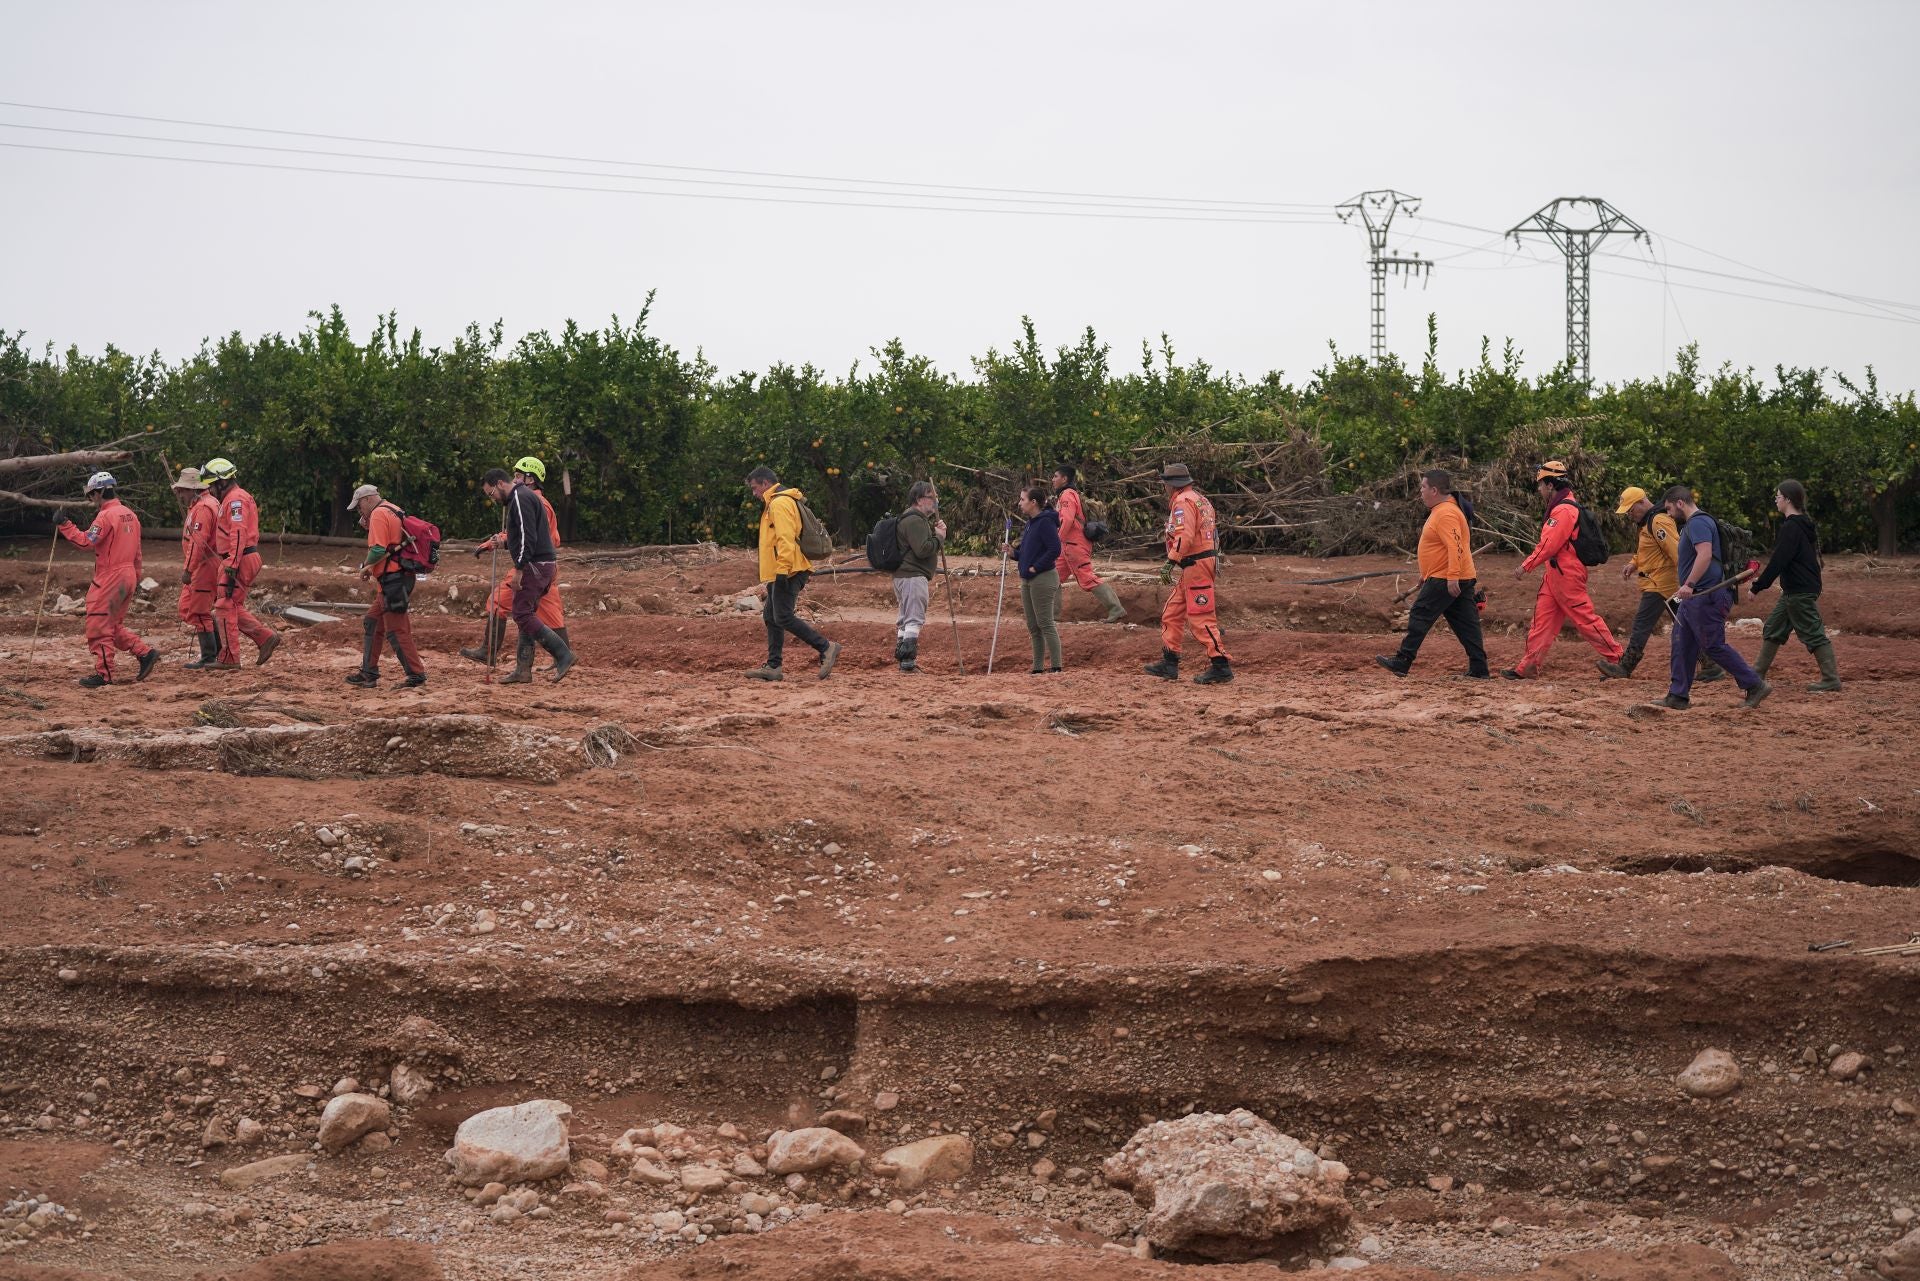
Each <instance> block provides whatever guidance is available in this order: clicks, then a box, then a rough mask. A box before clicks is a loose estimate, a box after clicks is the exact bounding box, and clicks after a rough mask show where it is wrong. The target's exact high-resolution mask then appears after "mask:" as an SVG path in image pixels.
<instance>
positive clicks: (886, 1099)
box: [873, 1090, 900, 1112]
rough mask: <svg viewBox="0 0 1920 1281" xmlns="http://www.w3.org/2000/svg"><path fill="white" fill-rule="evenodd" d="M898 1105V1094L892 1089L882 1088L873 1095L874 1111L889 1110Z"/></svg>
mask: <svg viewBox="0 0 1920 1281" xmlns="http://www.w3.org/2000/svg"><path fill="white" fill-rule="evenodd" d="M899 1106H900V1096H899V1094H897V1093H896V1092H894V1091H893V1090H882V1091H880V1093H878V1094H876V1095H874V1096H873V1110H874V1111H875V1112H891V1111H893V1110H894V1109H895V1108H897V1107H899Z"/></svg>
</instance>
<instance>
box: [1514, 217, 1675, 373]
mask: <svg viewBox="0 0 1920 1281" xmlns="http://www.w3.org/2000/svg"><path fill="white" fill-rule="evenodd" d="M1578 207H1584V210H1585V212H1584V213H1582V212H1581V210H1580V208H1578ZM1562 208H1565V209H1567V211H1568V214H1569V216H1570V217H1571V218H1572V219H1573V221H1571V222H1570V221H1568V219H1567V218H1563V217H1562V216H1561V212H1560V211H1561V209H1562ZM1507 234H1508V235H1509V236H1511V237H1513V241H1514V243H1515V244H1519V243H1520V237H1521V236H1522V235H1537V236H1545V237H1546V238H1547V239H1548V240H1551V241H1552V242H1553V247H1554V248H1555V249H1558V250H1559V251H1560V252H1561V253H1562V254H1564V255H1566V259H1567V359H1568V360H1569V361H1571V362H1572V363H1573V364H1574V365H1576V366H1578V367H1579V370H1580V377H1581V379H1582V380H1583V381H1586V382H1591V381H1593V341H1592V321H1593V316H1592V303H1593V271H1592V263H1593V247H1594V246H1595V245H1597V244H1599V243H1600V242H1601V241H1602V240H1605V239H1606V238H1607V237H1608V236H1618V235H1631V236H1632V237H1633V238H1634V239H1635V240H1639V239H1640V238H1642V237H1643V236H1644V237H1646V239H1647V240H1648V241H1649V242H1651V241H1652V239H1653V238H1652V237H1651V236H1649V235H1648V234H1647V229H1646V228H1645V227H1642V226H1641V225H1640V224H1639V223H1637V222H1635V221H1634V220H1633V219H1631V218H1629V217H1627V216H1626V215H1625V214H1623V213H1621V212H1620V211H1619V210H1618V209H1615V208H1614V207H1613V206H1612V205H1610V204H1608V203H1607V202H1606V201H1604V200H1602V199H1600V198H1599V197H1598V196H1562V197H1560V198H1559V199H1558V200H1555V201H1553V202H1551V203H1550V204H1547V205H1544V206H1542V207H1541V209H1540V211H1539V212H1538V213H1536V214H1534V215H1533V217H1531V218H1529V219H1527V220H1526V221H1525V222H1523V223H1521V224H1520V225H1519V226H1517V227H1514V228H1512V229H1510V230H1509V231H1508V232H1507Z"/></svg>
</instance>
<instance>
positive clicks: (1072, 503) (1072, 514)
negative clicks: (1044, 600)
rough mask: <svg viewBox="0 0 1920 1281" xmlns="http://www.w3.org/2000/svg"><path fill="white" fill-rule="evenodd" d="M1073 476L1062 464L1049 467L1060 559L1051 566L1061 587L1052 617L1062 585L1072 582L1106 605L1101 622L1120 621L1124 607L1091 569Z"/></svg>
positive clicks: (1063, 594) (1084, 519) (1063, 599)
mask: <svg viewBox="0 0 1920 1281" xmlns="http://www.w3.org/2000/svg"><path fill="white" fill-rule="evenodd" d="M1077 476H1078V473H1077V472H1075V471H1074V469H1073V468H1072V467H1070V466H1068V465H1067V464H1065V463H1062V464H1061V465H1060V466H1058V467H1056V468H1054V469H1053V510H1054V513H1055V514H1056V515H1058V516H1059V517H1060V559H1059V561H1058V562H1057V563H1056V564H1055V568H1056V569H1058V570H1059V571H1060V586H1061V588H1062V590H1061V592H1060V594H1059V595H1058V596H1057V597H1055V598H1054V609H1053V616H1054V617H1055V618H1058V617H1059V616H1060V610H1061V607H1062V606H1063V605H1064V603H1065V602H1066V599H1067V593H1066V591H1065V588H1066V585H1067V584H1068V583H1070V582H1072V583H1078V584H1080V588H1081V590H1082V591H1088V592H1092V593H1093V598H1094V599H1095V600H1097V601H1099V602H1100V603H1101V604H1102V605H1105V606H1106V607H1107V616H1106V618H1104V619H1102V620H1101V621H1103V622H1108V623H1118V622H1122V621H1124V620H1125V619H1126V616H1127V607H1126V606H1125V605H1122V604H1121V603H1120V597H1119V594H1118V593H1116V592H1115V591H1114V590H1113V585H1112V584H1111V583H1103V582H1101V581H1100V576H1099V575H1098V574H1096V573H1094V572H1093V540H1092V539H1090V538H1088V537H1087V516H1086V512H1085V511H1084V510H1083V509H1082V508H1081V506H1080V491H1079V490H1078V489H1077V488H1075V487H1074V481H1075V479H1076V478H1077Z"/></svg>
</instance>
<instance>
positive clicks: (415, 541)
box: [387, 503, 440, 574]
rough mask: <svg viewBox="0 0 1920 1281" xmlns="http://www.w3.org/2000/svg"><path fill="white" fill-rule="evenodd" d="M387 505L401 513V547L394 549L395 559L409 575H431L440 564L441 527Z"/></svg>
mask: <svg viewBox="0 0 1920 1281" xmlns="http://www.w3.org/2000/svg"><path fill="white" fill-rule="evenodd" d="M387 505H388V506H389V507H393V510H394V511H396V512H399V513H400V546H398V547H396V548H395V549H394V553H393V556H394V559H395V560H397V561H399V562H400V568H401V569H404V570H406V571H407V572H408V573H409V574H431V573H432V572H433V568H434V566H436V565H438V564H439V563H440V526H438V525H436V524H434V523H432V522H431V521H425V520H421V519H420V518H419V517H418V516H409V515H407V514H406V512H404V511H401V510H400V508H399V507H398V506H395V505H394V504H392V503H389V504H387Z"/></svg>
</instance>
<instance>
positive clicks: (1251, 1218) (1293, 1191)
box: [1102, 1108, 1350, 1259]
mask: <svg viewBox="0 0 1920 1281" xmlns="http://www.w3.org/2000/svg"><path fill="white" fill-rule="evenodd" d="M1303 1151H1307V1149H1306V1148H1304V1147H1303V1145H1301V1144H1300V1143H1299V1142H1297V1141H1296V1140H1294V1139H1292V1138H1290V1137H1288V1136H1287V1135H1285V1134H1282V1133H1280V1131H1278V1130H1276V1129H1274V1128H1273V1127H1272V1126H1271V1125H1268V1124H1267V1123H1266V1122H1265V1121H1263V1120H1261V1119H1260V1118H1259V1117H1257V1116H1255V1115H1254V1114H1253V1113H1251V1112H1248V1111H1246V1110H1245V1109H1244V1108H1236V1109H1234V1110H1233V1111H1232V1112H1229V1113H1227V1114H1226V1115H1225V1116H1222V1115H1220V1114H1219V1113H1217V1112H1199V1113H1195V1114H1194V1115H1192V1116H1187V1117H1182V1118H1181V1119H1180V1120H1178V1121H1156V1122H1155V1123H1154V1124H1152V1125H1150V1126H1148V1127H1146V1128H1145V1129H1143V1130H1140V1131H1139V1132H1137V1133H1136V1134H1135V1135H1134V1136H1133V1137H1132V1138H1131V1139H1129V1140H1127V1145H1126V1146H1125V1147H1124V1148H1122V1149H1120V1151H1119V1152H1118V1153H1116V1154H1115V1155H1113V1156H1111V1157H1109V1158H1108V1159H1107V1162H1106V1164H1105V1165H1104V1166H1103V1167H1102V1169H1103V1171H1104V1173H1105V1174H1106V1176H1107V1182H1109V1183H1111V1184H1113V1185H1114V1186H1115V1187H1121V1188H1128V1189H1130V1190H1131V1191H1132V1192H1133V1198H1134V1200H1135V1201H1138V1202H1139V1203H1140V1204H1141V1205H1143V1206H1147V1207H1149V1210H1150V1213H1149V1214H1148V1215H1147V1219H1146V1222H1145V1223H1144V1224H1143V1225H1142V1226H1141V1233H1142V1235H1144V1236H1145V1237H1146V1238H1147V1239H1148V1240H1149V1241H1151V1242H1152V1243H1153V1244H1154V1245H1156V1246H1160V1247H1163V1248H1166V1249H1174V1250H1186V1251H1190V1252H1191V1253H1194V1254H1204V1255H1207V1256H1209V1257H1211V1258H1216V1259H1245V1258H1250V1257H1252V1256H1254V1255H1256V1254H1263V1253H1267V1252H1268V1251H1270V1250H1272V1249H1273V1248H1274V1247H1275V1245H1276V1244H1278V1243H1279V1242H1280V1240H1281V1239H1282V1238H1286V1237H1292V1236H1294V1235H1295V1234H1298V1233H1309V1232H1311V1233H1317V1232H1322V1231H1325V1230H1327V1229H1331V1228H1334V1227H1337V1226H1339V1225H1341V1224H1343V1223H1344V1222H1345V1221H1346V1219H1347V1217H1348V1214H1349V1213H1350V1209H1349V1206H1348V1204H1347V1198H1346V1192H1345V1189H1344V1186H1343V1185H1344V1183H1345V1177H1344V1176H1345V1173H1346V1172H1345V1170H1344V1169H1343V1170H1340V1171H1334V1170H1332V1169H1330V1168H1328V1167H1331V1166H1333V1165H1335V1164H1336V1163H1335V1162H1332V1161H1327V1162H1321V1161H1318V1160H1315V1161H1314V1162H1313V1163H1312V1166H1311V1167H1309V1164H1308V1162H1306V1161H1302V1160H1299V1159H1298V1158H1299V1154H1300V1153H1301V1152H1303ZM1308 1155H1309V1156H1311V1155H1312V1153H1311V1152H1308Z"/></svg>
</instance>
